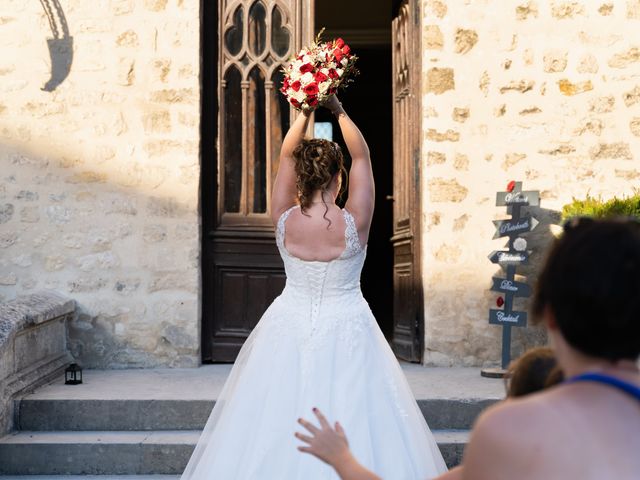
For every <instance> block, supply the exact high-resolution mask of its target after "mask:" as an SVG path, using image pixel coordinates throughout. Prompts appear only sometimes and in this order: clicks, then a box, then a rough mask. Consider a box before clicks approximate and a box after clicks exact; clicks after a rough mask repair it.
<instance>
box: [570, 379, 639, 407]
mask: <svg viewBox="0 0 640 480" xmlns="http://www.w3.org/2000/svg"><path fill="white" fill-rule="evenodd" d="M574 382H597V383H602V384H604V385H609V386H610V387H614V388H617V389H618V390H622V391H623V392H625V393H627V394H629V395H631V396H632V397H633V398H635V399H636V400H638V401H639V402H640V387H636V386H635V385H633V384H631V383H628V382H625V381H623V380H620V379H619V378H616V377H612V376H610V375H604V374H602V373H583V374H582V375H576V376H575V377H571V378H569V379H567V380H565V383H574Z"/></svg>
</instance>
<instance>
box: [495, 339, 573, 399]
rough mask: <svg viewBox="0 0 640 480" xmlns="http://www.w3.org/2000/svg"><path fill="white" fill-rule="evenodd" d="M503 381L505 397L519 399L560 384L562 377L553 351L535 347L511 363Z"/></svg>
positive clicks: (547, 348)
mask: <svg viewBox="0 0 640 480" xmlns="http://www.w3.org/2000/svg"><path fill="white" fill-rule="evenodd" d="M505 380H506V385H507V397H521V396H523V395H528V394H530V393H535V392H538V391H540V390H543V389H545V388H548V387H551V386H553V385H556V384H558V383H560V382H561V381H562V380H563V375H562V372H561V371H560V369H559V368H558V364H557V362H556V357H555V356H554V354H553V350H552V349H551V348H549V347H536V348H531V349H529V350H527V351H526V352H525V353H523V354H522V356H520V357H519V358H517V359H516V360H514V361H513V362H511V364H510V365H509V367H508V368H507V376H506V377H505Z"/></svg>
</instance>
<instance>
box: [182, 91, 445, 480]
mask: <svg viewBox="0 0 640 480" xmlns="http://www.w3.org/2000/svg"><path fill="white" fill-rule="evenodd" d="M326 107H327V108H329V109H330V110H331V111H332V112H333V113H334V115H336V116H337V117H338V122H339V125H340V129H341V131H342V134H343V137H344V140H345V143H346V145H347V148H348V149H349V153H350V154H351V157H352V166H351V170H350V173H349V177H350V180H349V191H348V201H347V204H346V208H345V209H343V210H341V209H340V208H339V207H338V206H337V205H336V204H335V201H336V198H337V196H338V193H339V191H340V190H341V178H342V174H343V172H344V167H343V159H342V153H341V152H340V148H339V147H338V146H337V145H336V144H335V143H333V142H329V141H326V140H320V139H312V140H303V137H304V134H305V132H306V130H307V126H308V123H309V117H308V115H307V114H300V116H299V117H298V118H297V119H296V120H295V122H294V123H293V125H292V126H291V128H290V130H289V132H288V133H287V135H286V137H285V139H284V141H283V144H282V151H281V154H280V166H279V170H278V176H277V179H276V182H275V186H274V189H273V195H272V202H271V205H272V216H273V221H274V224H275V225H276V241H277V245H278V249H279V251H280V255H281V256H282V259H283V261H284V266H285V270H286V275H287V281H286V286H285V288H284V290H283V292H282V294H281V295H280V296H279V297H278V298H276V299H275V300H274V302H273V303H272V304H271V306H270V307H269V308H268V309H267V311H266V312H265V313H264V315H263V317H262V319H261V320H260V322H259V323H258V324H257V326H256V328H255V329H254V330H253V332H252V333H251V335H250V336H249V338H248V339H247V341H246V342H245V344H244V346H243V347H242V350H241V351H240V354H239V355H238V358H237V360H236V362H235V365H234V366H233V369H232V370H231V373H230V375H229V378H228V379H227V382H226V384H225V386H224V389H223V390H222V393H221V395H220V398H218V400H217V402H216V404H215V407H214V408H213V411H212V412H211V416H210V417H209V419H208V421H207V423H206V426H205V428H204V431H203V432H202V436H201V437H200V440H199V441H198V444H197V446H196V448H195V451H194V452H193V455H192V457H191V459H190V460H189V463H188V465H187V467H186V469H185V471H184V473H183V475H182V479H183V480H196V479H197V480H200V479H209V480H249V479H251V480H253V479H260V480H316V479H317V480H319V479H337V478H338V477H337V476H336V474H335V473H334V471H333V469H332V468H331V467H329V466H327V465H324V464H320V462H318V461H317V460H315V459H314V458H311V457H310V456H307V455H301V454H300V453H299V452H298V450H297V447H298V445H299V444H300V442H299V441H298V440H297V439H296V438H295V437H294V431H295V429H296V428H297V426H298V424H297V423H296V422H297V419H298V418H299V417H302V416H305V415H307V414H308V412H309V411H310V410H311V408H313V407H318V408H320V410H322V411H323V412H324V413H325V414H326V415H327V416H328V417H330V418H339V419H340V421H341V424H342V425H343V426H344V428H345V429H346V430H347V431H348V432H349V443H350V446H351V449H352V451H353V453H354V455H355V456H356V457H357V458H358V459H359V460H360V461H361V462H362V464H363V465H365V466H366V467H367V468H369V469H370V470H372V471H373V472H375V473H377V474H378V475H380V476H381V477H383V478H389V479H394V480H404V479H406V480H413V479H421V480H422V479H425V478H430V477H435V476H437V475H438V474H440V473H442V472H444V471H446V466H445V463H444V461H443V459H442V455H441V454H440V451H439V450H438V447H437V445H436V443H435V441H434V439H433V435H432V434H431V432H430V430H429V428H428V427H427V424H426V422H425V420H424V417H423V416H422V413H421V412H420V410H419V408H418V405H417V404H416V402H415V400H414V398H413V395H412V393H411V390H410V389H409V386H408V384H407V382H406V379H405V378H404V374H403V373H402V370H401V369H400V366H399V364H398V362H397V361H396V359H395V357H394V355H393V353H392V352H391V349H390V348H389V345H388V344H387V342H386V340H385V338H384V336H383V335H382V332H381V331H380V329H379V327H378V325H377V323H376V320H375V318H374V317H373V315H372V313H371V310H370V309H369V306H368V304H367V302H366V301H365V300H364V298H363V297H362V293H361V291H360V273H361V270H362V265H363V263H364V260H365V255H366V240H367V236H368V233H369V227H370V225H371V217H372V215H373V206H374V183H373V174H372V172H371V162H370V159H369V149H368V147H367V144H366V142H365V140H364V138H363V137H362V134H361V133H360V131H359V130H358V128H357V127H356V125H355V124H354V123H353V121H351V119H350V118H349V117H348V116H347V115H346V113H345V112H344V110H343V109H342V106H341V104H340V103H339V102H338V100H337V99H336V98H335V97H331V99H330V101H329V102H328V103H327V104H326ZM345 173H346V172H345Z"/></svg>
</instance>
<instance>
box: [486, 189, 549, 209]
mask: <svg viewBox="0 0 640 480" xmlns="http://www.w3.org/2000/svg"><path fill="white" fill-rule="evenodd" d="M496 205H497V206H498V207H504V206H507V207H508V206H511V205H522V206H528V207H537V206H538V205H540V192H538V191H531V192H520V191H516V190H514V191H513V192H498V193H497V194H496Z"/></svg>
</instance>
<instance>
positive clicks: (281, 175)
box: [271, 112, 310, 225]
mask: <svg viewBox="0 0 640 480" xmlns="http://www.w3.org/2000/svg"><path fill="white" fill-rule="evenodd" d="M309 115H310V114H309V113H308V112H303V113H300V115H298V118H296V120H295V121H294V122H293V125H291V128H289V131H288V132H287V134H286V135H285V137H284V140H283V141H282V148H281V149H280V165H279V166H278V174H277V175H276V181H275V182H274V185H273V191H272V192H271V220H272V221H273V224H274V225H275V224H276V223H277V222H278V219H279V218H280V215H282V213H283V212H284V211H285V210H286V209H288V208H289V207H291V206H292V205H295V203H296V196H297V190H296V172H295V169H294V165H295V163H294V160H293V151H294V150H295V148H296V147H297V146H298V145H300V142H302V139H303V138H304V134H305V133H306V131H307V127H308V125H309Z"/></svg>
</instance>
